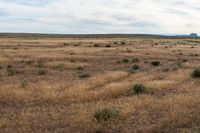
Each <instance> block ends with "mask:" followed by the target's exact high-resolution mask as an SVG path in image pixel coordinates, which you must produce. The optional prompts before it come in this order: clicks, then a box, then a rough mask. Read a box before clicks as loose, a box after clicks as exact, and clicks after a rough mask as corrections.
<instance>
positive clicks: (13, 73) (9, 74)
mask: <svg viewBox="0 0 200 133" xmlns="http://www.w3.org/2000/svg"><path fill="white" fill-rule="evenodd" d="M7 72H8V76H14V75H15V74H19V71H17V70H15V69H14V68H12V67H8V68H7Z"/></svg>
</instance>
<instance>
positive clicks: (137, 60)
mask: <svg viewBox="0 0 200 133" xmlns="http://www.w3.org/2000/svg"><path fill="white" fill-rule="evenodd" d="M138 62H140V60H139V59H138V58H133V59H132V63H138Z"/></svg>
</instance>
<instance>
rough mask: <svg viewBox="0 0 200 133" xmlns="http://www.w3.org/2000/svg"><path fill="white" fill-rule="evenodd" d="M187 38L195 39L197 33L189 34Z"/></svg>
mask: <svg viewBox="0 0 200 133" xmlns="http://www.w3.org/2000/svg"><path fill="white" fill-rule="evenodd" d="M189 36H190V37H193V38H197V37H198V35H197V33H191V34H190V35H189Z"/></svg>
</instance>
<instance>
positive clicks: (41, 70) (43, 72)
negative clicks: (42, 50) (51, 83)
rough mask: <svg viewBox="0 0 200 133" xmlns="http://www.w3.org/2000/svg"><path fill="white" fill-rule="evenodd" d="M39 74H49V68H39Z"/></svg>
mask: <svg viewBox="0 0 200 133" xmlns="http://www.w3.org/2000/svg"><path fill="white" fill-rule="evenodd" d="M38 74H39V75H46V74H47V70H46V69H39V70H38Z"/></svg>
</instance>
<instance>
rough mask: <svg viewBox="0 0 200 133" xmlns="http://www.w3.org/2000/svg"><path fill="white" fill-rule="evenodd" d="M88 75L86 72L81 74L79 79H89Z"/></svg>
mask: <svg viewBox="0 0 200 133" xmlns="http://www.w3.org/2000/svg"><path fill="white" fill-rule="evenodd" d="M89 77H90V74H89V73H88V72H81V73H80V74H79V78H81V79H84V78H89Z"/></svg>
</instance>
